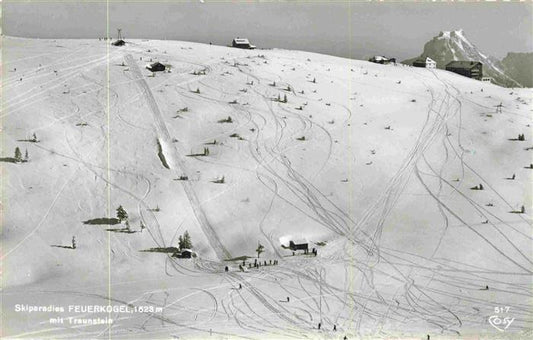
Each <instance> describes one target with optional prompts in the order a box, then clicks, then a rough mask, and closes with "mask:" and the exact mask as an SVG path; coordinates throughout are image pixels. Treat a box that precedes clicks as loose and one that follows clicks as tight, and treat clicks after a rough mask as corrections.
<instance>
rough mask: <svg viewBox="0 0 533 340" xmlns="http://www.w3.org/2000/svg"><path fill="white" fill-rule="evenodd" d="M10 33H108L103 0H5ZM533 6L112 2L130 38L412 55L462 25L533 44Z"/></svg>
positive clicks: (502, 46) (112, 18) (499, 52)
mask: <svg viewBox="0 0 533 340" xmlns="http://www.w3.org/2000/svg"><path fill="white" fill-rule="evenodd" d="M3 6H4V10H3V15H4V19H3V32H4V34H6V35H12V36H22V37H39V38H89V37H99V36H105V32H106V28H107V10H106V3H105V2H90V3H83V2H82V1H80V0H78V1H75V2H71V1H68V0H67V2H66V3H65V2H44V3H43V2H33V3H32V2H21V1H20V0H11V1H6V0H4V2H3ZM532 18H533V6H532V3H531V2H529V1H527V2H525V3H502V2H501V1H500V2H498V3H487V2H475V3H420V2H417V3H413V2H411V3H405V2H404V3H391V2H385V3H376V2H374V3H366V2H365V3H361V2H352V3H348V2H347V1H337V2H329V3H328V2H327V1H321V2H313V1H312V0H311V1H309V0H308V1H306V2H299V1H288V2H261V3H258V2H254V1H250V0H249V1H246V2H243V1H240V2H238V1H228V2H221V1H220V0H218V1H216V2H212V3H210V2H209V0H205V3H200V1H191V2H187V3H184V2H183V1H179V0H177V1H174V2H173V1H168V0H167V1H164V2H160V3H157V2H153V1H152V2H148V1H147V2H142V3H140V2H129V3H118V2H114V3H113V2H112V3H111V4H110V5H109V27H110V30H111V33H112V35H113V36H115V35H116V28H117V27H121V28H122V29H123V32H124V34H125V36H126V37H127V38H151V39H174V40H187V41H197V42H210V41H211V42H213V43H214V44H219V45H226V44H229V43H230V42H231V39H232V38H233V37H236V36H240V37H247V38H249V39H250V40H251V41H252V43H254V44H255V45H257V46H259V47H266V48H271V47H279V48H290V49H298V50H306V51H314V52H321V53H326V54H333V55H338V56H345V57H350V56H352V57H354V58H365V57H368V56H370V55H373V54H383V55H387V56H391V57H392V56H395V57H397V58H399V59H404V58H408V57H414V56H417V55H419V54H420V53H421V52H422V49H423V46H424V43H425V42H427V41H428V40H430V39H431V38H432V37H433V36H436V35H437V34H438V33H439V31H442V30H454V29H460V28H462V29H464V33H465V35H466V37H467V38H468V39H469V40H470V41H471V42H472V43H474V44H475V45H477V46H478V47H479V48H480V49H481V50H482V51H483V52H485V53H488V54H490V55H493V56H495V57H499V58H502V57H504V56H505V55H506V54H507V52H510V51H512V52H532V51H533V39H532V38H531V37H532V36H533V20H532Z"/></svg>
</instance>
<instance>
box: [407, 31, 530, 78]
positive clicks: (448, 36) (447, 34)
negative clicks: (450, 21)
mask: <svg viewBox="0 0 533 340" xmlns="http://www.w3.org/2000/svg"><path fill="white" fill-rule="evenodd" d="M421 57H430V58H431V59H433V60H435V61H436V62H437V68H440V69H444V68H445V67H446V65H447V64H448V63H449V62H450V61H454V60H475V61H480V62H481V63H482V64H483V75H484V76H488V77H492V78H493V82H494V83H495V84H496V85H500V86H503V87H523V86H525V84H522V83H520V82H519V81H517V80H516V79H515V78H513V77H511V76H510V75H509V74H508V72H507V69H508V68H509V67H508V68H506V67H505V66H504V64H503V63H502V61H500V60H499V59H497V58H495V57H493V56H490V55H488V54H485V53H483V52H481V51H480V49H479V48H478V47H477V46H476V45H474V44H473V43H472V42H470V41H469V40H468V39H467V38H466V36H465V34H464V31H463V30H462V29H459V30H454V31H441V32H439V34H438V35H437V36H435V37H433V38H432V39H431V40H429V41H428V42H427V43H426V44H425V45H424V49H423V52H422V54H420V55H419V56H418V57H415V58H410V59H406V60H404V61H403V63H405V64H409V65H412V63H413V61H415V60H416V59H418V58H421Z"/></svg>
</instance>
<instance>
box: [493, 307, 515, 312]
mask: <svg viewBox="0 0 533 340" xmlns="http://www.w3.org/2000/svg"><path fill="white" fill-rule="evenodd" d="M509 309H511V307H509V306H502V307H494V313H496V314H499V313H508V312H509Z"/></svg>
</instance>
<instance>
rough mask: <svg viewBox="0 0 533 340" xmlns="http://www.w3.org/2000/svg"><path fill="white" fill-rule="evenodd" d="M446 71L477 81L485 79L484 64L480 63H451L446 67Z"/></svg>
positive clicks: (461, 61) (458, 61) (462, 61)
mask: <svg viewBox="0 0 533 340" xmlns="http://www.w3.org/2000/svg"><path fill="white" fill-rule="evenodd" d="M446 71H450V72H454V73H457V74H460V75H462V76H465V77H468V78H472V79H477V80H481V79H482V78H483V64H482V63H481V62H479V61H468V60H456V61H451V62H449V63H448V64H447V65H446Z"/></svg>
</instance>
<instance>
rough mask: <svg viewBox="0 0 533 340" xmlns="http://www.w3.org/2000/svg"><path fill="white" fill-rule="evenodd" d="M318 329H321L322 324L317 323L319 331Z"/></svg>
mask: <svg viewBox="0 0 533 340" xmlns="http://www.w3.org/2000/svg"><path fill="white" fill-rule="evenodd" d="M320 327H322V324H321V323H320V322H319V323H318V329H319V330H320Z"/></svg>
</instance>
